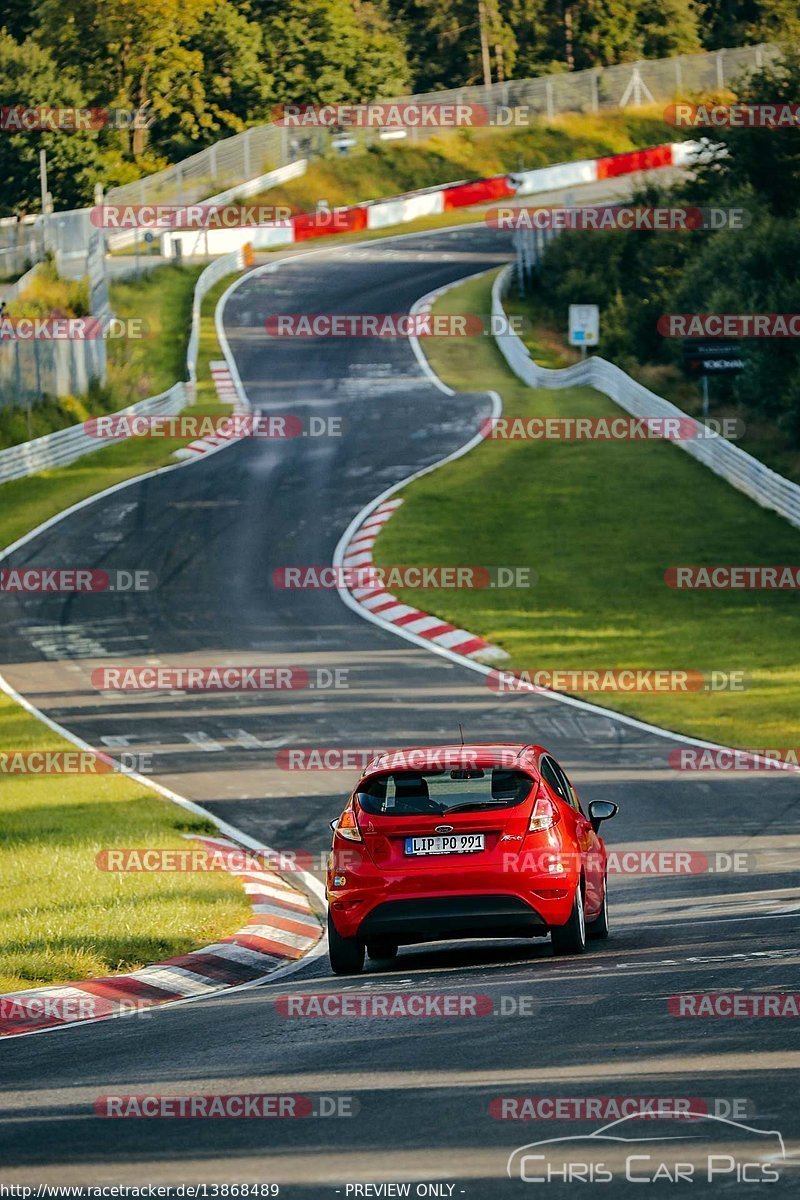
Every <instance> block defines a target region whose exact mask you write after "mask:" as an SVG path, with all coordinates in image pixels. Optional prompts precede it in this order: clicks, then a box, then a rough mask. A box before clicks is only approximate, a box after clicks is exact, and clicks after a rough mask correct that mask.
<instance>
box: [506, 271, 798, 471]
mask: <svg viewBox="0 0 800 1200" xmlns="http://www.w3.org/2000/svg"><path fill="white" fill-rule="evenodd" d="M507 307H508V311H509V312H514V313H517V314H519V315H520V316H522V317H523V318H525V320H526V323H527V325H528V326H529V328H528V329H527V331H526V332H525V334H523V339H522V340H523V341H524V342H525V344H526V345H527V346H528V347H529V349H530V351H531V353H532V354H533V356H534V358H535V359H536V361H537V362H539V363H541V364H542V365H543V366H547V367H565V366H569V364H570V363H572V362H577V360H578V358H579V357H580V355H579V354H578V351H577V350H575V349H574V348H573V347H572V346H570V345H569V343H568V342H567V336H566V319H567V314H566V313H564V314H563V319H562V320H560V321H558V320H556V318H555V316H554V314H553V310H552V309H551V308H550V307H549V306H548V305H547V304H546V303H545V302H544V301H543V300H542V299H541V298H540V297H539V296H537V295H536V293H535V292H533V293H532V294H530V295H528V296H526V297H525V298H524V299H519V298H516V297H514V298H512V299H511V300H510V303H509V304H508V305H507ZM601 328H602V316H601ZM599 353H600V354H602V353H603V347H602V345H601V346H600V347H599ZM619 365H620V366H621V367H623V368H624V369H625V370H626V371H627V372H628V374H629V375H630V376H631V377H632V378H633V379H635V380H637V382H638V383H641V384H643V385H644V386H645V387H646V388H649V389H650V390H651V391H652V392H655V393H656V395H658V396H663V397H664V399H665V400H669V401H671V402H672V403H673V404H675V405H677V406H678V408H680V409H682V411H683V412H685V413H688V414H689V416H690V417H696V418H697V419H698V420H702V416H703V398H702V396H703V393H702V389H701V384H700V383H699V382H698V381H697V380H695V379H690V378H688V377H687V376H686V375H685V374H684V373H683V371H682V370H681V369H680V368H679V367H677V366H674V365H673V364H671V363H640V362H637V361H636V360H634V359H629V360H627V361H625V362H620V363H619ZM709 400H710V403H709V416H710V417H711V418H712V419H714V420H717V421H721V420H727V419H731V418H733V419H735V420H738V421H739V428H740V429H741V430H742V433H741V436H740V437H738V438H737V441H736V444H737V446H740V447H741V448H742V450H746V451H747V453H748V454H752V455H753V456H754V457H755V458H757V459H759V460H760V461H761V462H763V463H766V465H767V466H768V467H771V468H772V470H773V471H777V472H778V474H780V475H784V476H785V477H786V478H787V479H792V480H794V482H795V483H800V450H798V449H797V448H796V447H794V446H788V445H787V444H786V437H785V435H784V434H783V432H782V431H781V429H780V428H779V427H778V426H777V425H776V423H775V422H774V421H771V420H769V419H767V418H766V417H763V416H759V414H757V413H754V412H753V410H752V409H749V408H746V407H745V406H744V405H743V404H737V403H735V401H733V400H732V399H731V398H730V387H729V386H725V384H724V382H723V381H722V380H720V379H719V378H715V377H714V376H713V375H712V376H711V377H710V378H709Z"/></svg>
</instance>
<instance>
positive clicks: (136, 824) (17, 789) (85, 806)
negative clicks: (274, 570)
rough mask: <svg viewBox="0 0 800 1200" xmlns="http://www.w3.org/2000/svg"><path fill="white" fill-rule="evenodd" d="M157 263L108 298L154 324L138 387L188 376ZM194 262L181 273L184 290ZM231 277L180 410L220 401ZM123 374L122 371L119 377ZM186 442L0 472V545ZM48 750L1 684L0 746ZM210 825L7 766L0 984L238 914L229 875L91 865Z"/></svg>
mask: <svg viewBox="0 0 800 1200" xmlns="http://www.w3.org/2000/svg"><path fill="white" fill-rule="evenodd" d="M162 270H163V269H159V271H158V272H156V273H155V275H154V277H153V281H152V282H150V283H148V284H147V286H145V287H143V288H141V287H129V286H128V285H126V287H127V292H128V294H127V295H122V296H120V297H118V298H117V300H116V302H117V303H118V304H119V308H118V311H121V312H123V313H124V312H125V307H126V306H127V305H128V304H129V305H130V306H131V309H134V308H135V306H136V305H139V310H138V311H139V313H141V311H142V308H143V307H144V308H146V310H147V313H148V314H149V316H148V319H150V320H152V321H153V327H154V328H155V329H156V330H157V336H156V338H155V339H154V341H153V342H152V344H151V347H150V352H151V357H150V358H149V359H148V361H147V370H148V372H149V374H148V381H149V382H148V392H147V394H150V392H151V391H152V389H153V387H154V386H155V387H158V388H161V389H163V388H165V387H168V386H169V385H170V384H171V383H174V382H175V381H176V380H177V379H182V378H183V377H184V374H185V365H184V364H185V351H186V338H187V330H188V325H185V324H184V321H185V319H186V306H185V294H186V289H185V287H184V284H185V279H184V278H177V277H176V276H175V274H174V272H175V270H176V269H175V268H166V272H167V274H166V276H165V277H164V276H162V278H165V287H164V291H163V293H159V291H158V277H159V276H161V275H162ZM196 273H197V272H195V271H193V272H189V273H187V275H186V279H188V280H189V282H190V286H189V288H188V295H189V297H191V290H192V287H193V279H194V276H196ZM229 282H230V278H228V279H226V280H222V281H221V282H220V283H219V284H218V285H217V286H216V287H215V288H214V289H213V291H212V292H211V293H209V295H208V296H207V297H206V299H205V300H204V302H203V310H202V318H203V319H202V327H201V343H200V353H199V356H198V394H197V398H198V400H199V402H200V403H199V404H198V405H197V406H196V407H192V408H187V409H186V410H184V411H185V412H186V413H187V414H195V415H205V414H208V415H217V414H222V413H226V412H229V411H230V408H229V406H227V405H221V404H219V403H218V402H217V401H216V400H215V398H214V389H213V384H212V382H211V376H210V372H209V367H208V364H209V360H210V359H212V358H218V357H220V349H219V345H218V343H217V340H216V333H215V330H214V321H213V313H214V308H215V305H216V301H217V299H218V297H219V295H220V294H221V292H222V291H223V290H224V288H225V287H226V286H227V284H228V283H229ZM159 294H160V295H161V297H162V300H163V308H159V304H158V300H159ZM143 296H144V297H145V299H146V304H144V303H143V302H142V297H143ZM179 314H180V319H179ZM126 315H127V314H126ZM135 353H137V354H138V347H137V348H135ZM143 364H144V360H142V361H141V362H140V363H139V366H138V367H135V368H134V369H135V370H140V369H142V367H143ZM128 366H129V367H130V366H131V364H128ZM131 377H132V376H131V373H130V371H129V372H128V373H127V374H126V375H125V378H131ZM124 402H127V401H124ZM115 407H121V405H120V404H117V405H115ZM186 440H187V439H185V438H184V439H169V440H167V439H162V438H142V439H136V438H131V439H129V440H127V441H125V442H121V443H118V444H116V445H113V446H109V447H108V448H106V449H104V450H100V451H98V452H97V453H95V454H92V455H90V456H88V457H86V458H83V459H79V460H78V461H77V462H76V463H73V464H72V465H71V466H69V467H64V468H62V469H60V470H57V471H48V472H44V473H42V474H40V475H36V476H32V477H30V478H27V479H19V480H15V481H13V482H12V483H7V484H4V485H3V486H2V487H0V545H2V546H7V545H9V544H10V543H11V542H13V541H15V540H16V539H17V538H18V537H20V536H21V535H22V534H23V533H25V532H27V531H28V530H30V529H32V528H34V527H35V526H36V525H38V524H39V523H40V522H42V521H44V520H46V519H47V518H48V517H51V516H54V515H55V514H56V513H59V512H61V511H63V509H65V508H67V507H68V506H69V505H70V504H74V503H75V502H76V501H78V500H82V499H84V498H85V497H87V496H91V495H94V494H96V493H97V492H100V491H102V490H104V489H105V488H107V487H110V486H111V485H112V484H114V483H118V482H120V481H122V480H124V479H129V478H132V477H133V476H136V475H139V474H141V473H142V472H144V471H148V470H152V469H154V468H156V467H159V466H163V465H166V464H168V463H170V462H173V461H174V460H173V459H172V452H173V451H174V450H175V449H177V448H178V447H179V446H181V445H184V444H185V442H186ZM187 469H189V470H192V469H193V468H191V467H189V468H187ZM59 748H67V749H68V748H70V744H69V743H67V742H64V741H63V739H61V738H59V737H58V736H57V735H56V734H55V733H53V732H51V731H50V730H49V729H48V728H47V727H46V726H45V725H43V724H42V723H41V722H39V721H37V720H36V719H35V718H33V717H31V716H29V715H28V714H27V713H26V712H25V711H24V710H23V709H22V708H20V707H19V706H18V705H16V704H14V703H13V702H12V701H11V700H10V699H8V698H7V697H6V696H4V695H2V694H0V750H12V749H37V750H53V749H59ZM213 828H214V826H213V825H211V823H209V822H204V821H202V820H199V819H197V818H195V817H193V816H192V815H191V814H189V813H186V812H184V811H183V810H181V809H179V808H177V807H175V806H174V805H171V804H170V803H169V802H168V801H166V800H162V799H161V798H160V797H158V796H155V795H154V794H153V793H151V792H149V791H147V790H146V789H145V788H143V787H141V786H139V785H137V784H136V783H134V782H133V781H131V780H130V779H126V778H124V777H123V776H120V775H100V776H92V775H72V776H5V777H4V778H3V781H2V784H1V785H0V878H1V879H2V880H3V887H2V890H1V893H0V929H1V930H2V933H1V934H0V992H7V991H16V990H19V989H23V988H28V987H35V986H37V985H39V984H47V983H55V982H66V981H70V980H78V979H81V978H86V977H87V976H97V975H103V974H107V973H109V972H111V971H120V970H134V969H136V968H137V967H139V966H142V965H143V964H145V963H148V962H153V961H156V960H159V959H163V958H169V957H172V956H174V955H177V954H181V953H184V952H185V951H187V950H190V949H192V948H194V947H197V946H199V945H203V944H206V943H208V942H211V941H215V940H216V939H217V938H219V937H222V936H226V935H228V934H230V933H231V932H233V931H234V930H236V929H237V928H239V927H241V926H242V925H244V924H246V922H247V917H248V913H249V908H248V905H247V903H246V901H245V898H244V894H243V892H242V890H241V888H240V887H239V885H238V884H237V883H236V882H235V881H234V880H233V879H232V878H231V877H230V876H228V875H225V874H220V873H213V874H207V873H190V874H152V875H150V874H138V873H137V874H124V875H115V874H109V873H106V872H102V871H100V870H98V869H97V867H96V865H95V855H96V853H97V851H98V850H100V849H103V848H107V847H114V846H122V847H126V846H148V847H149V846H152V847H180V846H183V847H185V846H186V845H187V843H186V842H185V841H184V840H183V839H182V838H181V833H182V832H203V831H205V832H209V831H211V830H213Z"/></svg>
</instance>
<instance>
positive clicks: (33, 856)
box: [0, 694, 249, 992]
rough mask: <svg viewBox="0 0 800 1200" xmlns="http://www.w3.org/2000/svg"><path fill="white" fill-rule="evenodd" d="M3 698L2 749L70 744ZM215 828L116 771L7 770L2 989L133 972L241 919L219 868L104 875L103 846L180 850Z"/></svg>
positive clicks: (0, 830) (1, 824)
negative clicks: (187, 836)
mask: <svg viewBox="0 0 800 1200" xmlns="http://www.w3.org/2000/svg"><path fill="white" fill-rule="evenodd" d="M72 748H73V747H72V746H71V744H70V743H68V742H65V741H64V740H63V739H62V738H60V737H59V736H58V735H57V734H55V733H52V732H51V731H50V730H48V729H47V728H46V727H44V726H43V725H42V724H41V722H39V721H37V720H35V719H34V718H33V717H31V716H29V715H28V714H27V713H26V712H25V711H24V710H23V709H22V708H20V707H19V706H18V705H17V704H15V703H14V702H13V701H11V700H10V699H8V698H7V697H6V696H4V695H2V694H0V750H3V751H8V750H25V749H37V750H42V749H45V750H59V749H72ZM213 830H214V826H213V825H212V824H211V823H210V822H208V821H204V820H202V819H200V818H198V817H195V816H194V815H193V814H191V813H188V812H185V811H184V810H182V809H180V808H178V807H177V806H175V805H172V804H169V803H168V802H167V801H166V800H162V799H161V798H160V797H158V796H154V795H153V793H151V792H149V791H147V790H146V789H145V788H143V787H141V786H139V785H138V784H136V783H135V782H133V781H132V780H130V779H126V778H125V777H124V776H121V775H111V774H108V775H97V776H92V775H63V776H57V775H49V776H24V775H8V776H6V777H4V779H3V783H2V805H0V877H2V879H3V887H2V889H1V890H0V929H2V934H0V992H9V991H17V990H19V989H22V988H28V987H36V986H37V985H39V984H47V983H55V982H69V981H73V980H80V979H84V978H87V977H96V976H98V975H106V974H108V973H109V972H112V971H123V970H125V971H127V970H135V969H136V968H137V967H140V966H143V965H145V964H146V963H150V962H155V961H158V960H160V959H164V958H169V957H172V956H174V955H177V954H183V953H185V952H186V951H188V950H191V949H194V948H196V947H197V946H198V945H203V944H207V943H208V942H213V941H215V940H217V939H218V938H219V937H224V936H227V935H229V934H230V933H231V932H233V931H234V930H236V929H237V928H241V926H242V925H244V924H246V923H247V915H248V911H249V910H248V906H247V903H246V901H245V898H244V894H243V892H242V890H241V888H240V887H239V885H238V884H237V883H236V882H235V881H234V880H233V879H232V878H231V877H230V876H229V875H227V874H224V873H220V872H192V873H173V874H165V873H152V874H147V873H130V874H123V873H111V872H107V871H101V870H99V869H98V867H97V865H96V862H95V857H96V855H97V853H98V851H100V850H102V849H106V848H109V847H129V846H141V847H145V846H147V847H157V848H162V847H164V848H166V847H178V848H186V847H187V846H190V845H191V843H189V842H186V841H185V840H184V838H183V837H182V836H181V835H182V833H184V832H186V833H190V832H195V833H203V832H206V833H209V832H213Z"/></svg>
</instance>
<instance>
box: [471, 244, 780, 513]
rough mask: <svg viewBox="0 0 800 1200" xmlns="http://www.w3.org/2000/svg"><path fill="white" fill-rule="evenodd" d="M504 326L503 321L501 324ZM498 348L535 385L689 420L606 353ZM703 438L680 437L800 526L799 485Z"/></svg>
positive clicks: (503, 340) (712, 437)
mask: <svg viewBox="0 0 800 1200" xmlns="http://www.w3.org/2000/svg"><path fill="white" fill-rule="evenodd" d="M513 276H514V268H513V266H512V265H509V266H508V267H504V268H503V270H502V271H501V272H500V274H499V275H498V276H497V278H496V279H495V282H494V286H493V287H492V317H493V318H494V319H496V320H502V318H503V317H504V316H505V309H504V307H503V297H504V296H505V295H506V294H507V291H508V289H509V287H510V285H511V281H512V279H513ZM497 327H498V328H499V327H500V326H499V325H498V326H497ZM495 340H496V342H497V346H498V349H499V350H500V353H501V354H502V355H503V358H504V359H505V360H506V362H507V363H508V365H509V367H510V368H511V370H512V371H513V372H514V374H515V375H516V376H517V377H518V378H519V379H521V380H522V381H523V383H526V384H527V385H528V387H533V388H566V387H576V386H577V387H579V386H585V387H593V388H596V389H597V391H598V392H602V393H603V394H604V395H605V396H608V397H609V398H610V399H611V400H613V401H614V403H615V404H618V405H619V406H620V408H622V409H624V410H625V412H627V413H630V414H631V415H632V416H634V417H674V418H683V419H684V420H688V419H689V418H688V417H687V415H686V413H684V412H683V411H682V410H681V409H680V408H677V407H676V406H675V405H674V404H671V403H670V402H669V401H668V400H664V399H663V397H661V396H658V395H656V393H655V392H651V391H650V390H649V389H648V388H646V387H644V386H643V385H642V384H641V383H637V382H636V380H635V379H631V377H630V375H627V374H626V373H625V372H624V371H623V370H622V369H621V368H620V367H617V366H615V365H614V363H610V362H607V361H606V359H604V358H599V357H597V356H592V357H590V358H587V359H585V361H583V362H579V363H575V364H574V365H573V366H571V367H562V368H560V369H552V368H550V367H540V366H539V365H538V364H537V363H535V362H534V361H533V359H532V358H531V356H530V352H529V351H528V349H527V347H526V346H525V344H524V343H523V342H522V341H521V339H520V338H519V337H517V335H516V334H515V333H512V332H510V331H509V332H504V333H503V334H502V335H501V336H500V337H497V338H496V339H495ZM707 433H708V436H704V437H703V438H691V439H688V440H685V441H678V442H675V443H674V444H675V445H677V446H680V448H681V449H682V450H685V451H686V453H687V454H690V455H691V456H692V458H695V459H697V461H698V462H701V463H703V465H704V466H706V467H708V469H709V470H710V471H713V472H714V474H715V475H719V476H720V477H721V478H722V479H724V480H726V482H727V483H730V484H731V485H732V486H733V487H735V488H736V489H737V490H738V491H740V492H744V494H745V495H746V496H749V497H750V499H751V500H755V502H756V503H757V504H760V505H761V506H762V508H769V509H772V511H773V512H776V513H778V514H779V515H780V516H781V517H783V518H784V520H786V521H788V522H789V524H790V525H794V526H795V527H796V528H798V529H800V486H798V484H796V483H793V482H792V481H791V480H790V479H785V478H784V477H783V475H778V473H777V472H776V471H772V470H770V468H769V467H766V466H765V465H764V463H762V462H759V460H758V459H757V458H753V456H752V455H751V454H748V453H747V452H746V451H745V450H741V449H740V448H739V447H738V446H734V445H733V443H732V442H729V441H728V440H727V439H726V438H724V437H721V436H720V435H719V434H717V433H713V432H712V431H711V430H708V431H707Z"/></svg>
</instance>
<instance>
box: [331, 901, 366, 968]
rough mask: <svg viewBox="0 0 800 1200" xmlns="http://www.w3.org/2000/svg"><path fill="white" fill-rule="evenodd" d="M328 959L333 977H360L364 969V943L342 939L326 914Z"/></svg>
mask: <svg viewBox="0 0 800 1200" xmlns="http://www.w3.org/2000/svg"><path fill="white" fill-rule="evenodd" d="M328 958H329V960H330V964H331V970H332V971H333V973H334V975H360V974H361V972H362V970H363V969H364V943H363V942H362V941H360V940H359V939H358V938H348V937H342V935H341V934H340V933H339V931H338V930H337V928H336V926H335V925H334V923H333V920H332V919H331V914H330V913H328Z"/></svg>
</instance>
